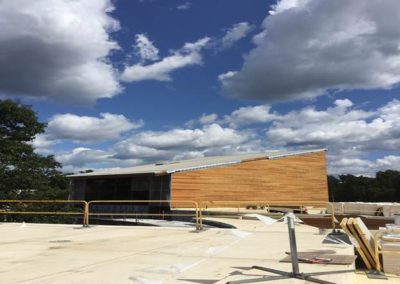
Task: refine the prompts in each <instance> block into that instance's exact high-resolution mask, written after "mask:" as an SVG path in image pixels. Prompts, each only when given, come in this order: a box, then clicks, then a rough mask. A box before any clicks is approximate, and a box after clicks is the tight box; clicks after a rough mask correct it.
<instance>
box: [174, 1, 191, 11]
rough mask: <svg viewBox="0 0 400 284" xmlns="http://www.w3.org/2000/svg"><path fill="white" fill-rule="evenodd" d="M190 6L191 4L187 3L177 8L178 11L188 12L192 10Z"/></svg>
mask: <svg viewBox="0 0 400 284" xmlns="http://www.w3.org/2000/svg"><path fill="white" fill-rule="evenodd" d="M190 6H191V4H190V2H185V3H183V4H181V5H178V6H176V9H178V10H188V9H190Z"/></svg>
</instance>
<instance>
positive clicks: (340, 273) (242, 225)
mask: <svg viewBox="0 0 400 284" xmlns="http://www.w3.org/2000/svg"><path fill="white" fill-rule="evenodd" d="M325 164H326V163H325V150H324V149H317V150H307V151H286V152H282V151H281V152H270V153H260V154H249V155H237V156H224V157H209V158H204V159H197V160H184V161H180V162H170V163H167V162H166V163H162V164H155V165H147V166H140V167H136V168H127V169H121V170H114V171H112V170H111V171H98V172H91V173H83V174H76V175H72V176H70V178H71V182H72V188H71V191H70V198H69V199H66V200H1V201H0V202H1V205H2V211H1V212H0V213H1V214H2V216H3V217H2V218H3V221H4V222H2V223H1V225H0V231H1V234H2V236H3V237H2V240H1V241H0V244H1V245H2V252H1V254H0V256H1V258H0V265H1V274H0V282H1V283H88V282H95V283H143V284H151V283H256V282H257V283H258V282H260V283H262V282H271V283H274V282H275V283H309V282H310V283H324V284H330V283H400V224H399V222H400V219H399V217H398V216H400V215H398V214H400V204H396V203H345V202H337V203H332V202H329V201H328V194H327V185H326V169H325ZM42 205H52V206H53V207H52V208H53V209H54V210H51V211H46V212H45V211H43V210H41V208H42V207H41V206H42ZM46 208H48V207H46ZM61 215H64V216H67V217H69V219H70V222H69V223H70V224H38V223H32V222H30V223H28V222H24V221H22V222H18V223H15V222H14V223H13V222H11V223H10V222H7V221H8V220H9V219H7V218H10V217H11V216H19V217H20V218H22V219H21V220H23V218H24V217H23V216H47V217H48V218H50V219H48V220H50V221H49V222H51V216H61ZM44 268H45V269H44Z"/></svg>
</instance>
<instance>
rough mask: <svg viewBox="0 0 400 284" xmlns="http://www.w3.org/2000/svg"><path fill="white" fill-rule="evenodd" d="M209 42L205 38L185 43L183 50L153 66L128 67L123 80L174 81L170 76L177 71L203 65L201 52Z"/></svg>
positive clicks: (173, 53)
mask: <svg viewBox="0 0 400 284" xmlns="http://www.w3.org/2000/svg"><path fill="white" fill-rule="evenodd" d="M209 40H210V39H209V38H208V37H204V38H201V39H199V40H198V41H196V42H194V43H185V45H184V46H183V47H182V48H181V49H179V50H177V51H172V52H171V55H169V56H167V57H164V58H163V59H161V60H160V61H157V62H154V63H152V64H147V65H144V64H142V63H140V64H134V65H131V66H126V67H125V69H124V71H123V72H122V74H121V80H123V81H126V82H138V81H144V80H156V81H170V80H172V79H171V75H170V74H171V73H172V72H174V71H175V70H177V69H181V68H184V67H187V66H191V65H200V64H202V55H201V53H200V51H201V49H202V48H204V47H205V46H206V45H207V43H208V42H209Z"/></svg>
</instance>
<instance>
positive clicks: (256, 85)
mask: <svg viewBox="0 0 400 284" xmlns="http://www.w3.org/2000/svg"><path fill="white" fill-rule="evenodd" d="M382 15H384V16H382ZM399 25H400V2H398V1H396V0H388V1H386V2H385V4H384V5H383V4H382V2H381V1H375V0H372V1H365V0H354V1H351V2H349V1H343V0H340V1H330V0H322V1H321V0H297V1H293V0H280V1H278V3H277V4H276V5H275V6H274V7H272V10H271V11H270V15H268V16H267V17H266V18H265V20H264V22H263V24H262V29H263V31H262V32H260V33H259V34H258V35H256V36H255V37H254V42H255V44H256V47H255V48H254V49H253V50H251V51H250V52H249V53H248V54H247V55H246V56H245V59H244V63H243V66H242V68H241V69H240V70H237V71H235V70H230V72H228V73H225V74H222V75H220V77H219V79H220V81H221V83H222V86H223V89H224V90H225V92H226V94H227V95H228V96H230V97H234V98H244V99H253V100H260V101H270V102H271V101H289V100H297V99H305V98H313V97H316V96H319V95H322V94H325V93H326V92H329V91H340V90H351V89H376V88H384V89H387V88H391V87H393V86H394V85H395V84H397V83H399V82H400V49H399V41H400V30H399V29H398V28H397V27H398V26H399Z"/></svg>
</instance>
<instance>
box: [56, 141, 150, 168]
mask: <svg viewBox="0 0 400 284" xmlns="http://www.w3.org/2000/svg"><path fill="white" fill-rule="evenodd" d="M55 158H56V160H57V161H59V162H60V163H62V164H63V171H65V172H78V171H81V170H86V169H93V168H96V169H99V168H119V167H128V166H134V165H137V164H139V163H142V162H143V160H140V159H126V160H118V159H114V158H113V156H112V153H111V152H108V151H104V150H96V149H91V148H86V147H78V148H75V149H72V150H71V151H70V152H63V153H59V154H57V155H56V156H55Z"/></svg>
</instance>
